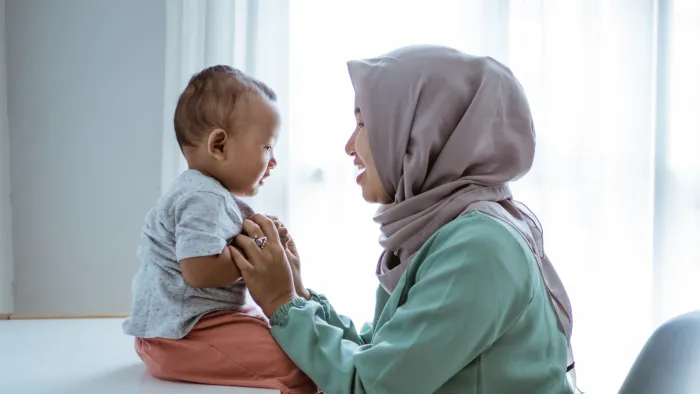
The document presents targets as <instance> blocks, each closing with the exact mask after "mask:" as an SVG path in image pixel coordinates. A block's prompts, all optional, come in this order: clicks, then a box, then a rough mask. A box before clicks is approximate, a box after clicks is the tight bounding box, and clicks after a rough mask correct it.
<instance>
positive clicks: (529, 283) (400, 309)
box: [270, 212, 572, 394]
mask: <svg viewBox="0 0 700 394" xmlns="http://www.w3.org/2000/svg"><path fill="white" fill-rule="evenodd" d="M270 321H271V324H272V330H271V331H272V335H273V336H274V338H275V339H276V340H277V342H278V343H279V344H280V346H281V347H282V349H284V351H285V352H286V353H287V355H289V357H290V358H291V359H292V360H293V361H294V362H295V363H296V364H297V365H298V366H299V367H300V368H301V369H302V370H303V371H304V372H306V374H307V375H308V376H309V377H310V378H311V379H312V380H313V381H314V382H316V384H317V385H318V386H319V388H320V389H321V390H323V391H324V392H325V393H327V394H351V393H370V394H383V393H390V394H429V393H439V394H452V393H454V394H457V393H459V394H472V393H474V394H477V393H478V394H519V393H522V394H535V393H536V394H565V393H566V394H570V393H571V392H572V390H571V388H570V387H569V384H568V381H567V379H566V363H567V358H566V357H567V350H566V349H567V344H566V338H565V336H564V334H563V333H562V332H561V331H560V330H559V329H558V326H557V320H556V315H555V312H554V309H553V307H552V305H551V302H550V300H549V297H548V296H547V289H546V287H545V286H544V282H543V279H542V277H541V274H540V271H539V269H538V267H537V261H536V259H535V256H534V255H533V254H532V252H531V251H530V249H529V248H528V246H527V244H526V243H525V240H524V239H523V238H522V237H521V236H520V235H519V234H518V233H517V232H516V231H515V230H514V229H513V228H512V227H510V226H509V225H508V224H505V223H503V222H501V221H500V220H498V219H494V218H492V217H490V216H487V215H485V214H483V213H480V212H472V213H469V214H467V215H464V216H462V217H460V218H457V219H455V220H453V221H452V222H450V223H449V224H447V225H445V226H444V227H443V228H442V229H440V230H439V231H438V232H437V233H435V234H434V235H433V236H432V237H431V238H430V239H429V240H428V241H427V242H426V243H425V245H423V247H422V248H421V249H420V250H419V251H418V253H417V254H416V255H415V257H414V259H413V261H412V262H411V264H410V265H409V267H408V269H407V270H406V272H405V273H404V275H403V277H402V278H401V281H400V282H399V284H398V287H397V288H396V290H395V291H394V292H393V293H392V294H391V295H389V294H388V293H387V292H386V291H385V290H384V289H383V288H382V287H381V286H380V287H379V288H378V289H377V302H376V309H375V317H374V321H373V323H372V324H371V325H365V327H364V328H363V329H362V331H361V332H359V333H358V332H357V331H356V330H355V327H354V326H353V323H352V322H351V321H350V319H348V318H347V317H344V316H341V315H339V314H338V313H336V312H335V310H334V309H333V307H332V306H331V305H330V303H329V302H328V300H327V299H326V298H325V297H323V296H320V295H317V294H315V293H314V294H313V297H312V300H311V301H306V300H305V299H303V298H297V299H295V300H293V301H292V302H290V303H288V304H286V305H284V306H282V307H281V308H280V309H279V310H277V311H276V312H275V313H274V314H273V315H272V317H271V319H270Z"/></svg>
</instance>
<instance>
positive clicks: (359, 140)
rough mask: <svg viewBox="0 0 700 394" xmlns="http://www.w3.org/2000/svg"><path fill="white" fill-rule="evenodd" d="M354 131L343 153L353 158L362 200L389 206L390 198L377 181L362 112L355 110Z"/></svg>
mask: <svg viewBox="0 0 700 394" xmlns="http://www.w3.org/2000/svg"><path fill="white" fill-rule="evenodd" d="M355 121H356V123H357V125H356V126H355V131H353V133H352V135H351V136H350V139H349V140H348V142H347V143H346V144H345V153H347V154H348V155H350V156H352V157H354V158H355V166H356V167H357V169H358V172H359V175H358V176H357V179H356V181H357V184H358V185H360V187H361V188H362V198H364V199H365V201H367V202H370V203H380V204H389V203H391V202H392V200H391V198H389V196H387V194H386V192H385V191H384V187H383V186H382V183H381V181H380V180H379V174H378V173H377V167H376V166H375V165H374V158H373V157H372V152H371V150H370V147H369V139H368V138H367V131H366V130H365V123H364V121H363V119H362V112H360V109H359V108H355Z"/></svg>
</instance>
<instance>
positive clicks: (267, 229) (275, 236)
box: [251, 215, 280, 243]
mask: <svg viewBox="0 0 700 394" xmlns="http://www.w3.org/2000/svg"><path fill="white" fill-rule="evenodd" d="M251 220H252V221H253V222H255V223H256V224H257V225H258V226H259V227H260V228H261V229H262V231H263V233H264V234H265V236H266V237H267V240H268V242H276V243H279V242H280V236H279V233H278V232H277V228H276V227H275V223H274V222H273V221H272V220H270V218H268V217H267V216H264V215H254V216H253V217H251Z"/></svg>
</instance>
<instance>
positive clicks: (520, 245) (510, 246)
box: [429, 211, 530, 254]
mask: <svg viewBox="0 0 700 394" xmlns="http://www.w3.org/2000/svg"><path fill="white" fill-rule="evenodd" d="M431 241H432V242H429V243H431V244H432V245H431V246H432V247H436V246H449V247H455V246H462V247H469V248H470V249H471V251H472V252H475V249H476V251H478V250H483V251H489V252H493V251H499V252H501V253H516V254H522V253H523V252H529V251H530V249H529V247H528V245H527V242H526V241H525V239H524V238H523V237H522V236H521V235H520V234H519V233H518V232H517V230H516V229H514V228H513V227H512V226H511V225H509V224H507V223H505V222H503V221H502V220H500V219H498V218H494V217H492V216H490V215H488V214H485V213H483V212H479V211H472V212H469V213H467V214H465V215H462V216H460V217H458V218H456V219H454V220H453V221H451V222H450V223H448V224H446V225H445V226H443V227H442V228H441V229H440V230H438V231H437V232H436V233H435V234H434V235H433V237H432V239H431ZM458 249H461V248H458Z"/></svg>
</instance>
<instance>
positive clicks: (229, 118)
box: [175, 66, 279, 197]
mask: <svg viewBox="0 0 700 394" xmlns="http://www.w3.org/2000/svg"><path fill="white" fill-rule="evenodd" d="M275 100H276V95H275V92H274V91H272V89H270V88H269V87H268V86H267V85H265V84H264V83H262V82H260V81H258V80H256V79H254V78H251V77H250V76H248V75H246V74H245V73H243V72H241V71H239V70H236V69H235V68H233V67H229V66H213V67H209V68H206V69H204V70H202V71H201V72H199V73H197V74H195V75H194V76H193V77H192V78H191V79H190V81H189V83H188V84H187V88H185V91H184V92H182V94H181V95H180V99H179V100H178V102H177V108H176V109H175V135H176V137H177V142H178V143H179V144H180V149H181V150H182V153H183V154H184V155H185V158H186V159H187V164H188V165H189V168H191V169H195V170H199V171H201V172H202V173H204V174H206V175H209V176H211V177H213V178H215V179H216V180H218V181H219V182H220V183H221V184H222V185H223V186H224V187H225V188H227V189H228V190H229V191H230V192H231V193H233V194H235V195H237V196H242V197H245V196H253V195H255V194H256V193H257V191H258V189H259V188H260V186H261V185H262V184H263V182H264V180H265V178H267V177H268V176H269V175H270V170H272V169H273V168H275V166H276V165H277V161H276V160H275V156H274V154H273V151H272V148H273V146H274V144H275V142H276V141H277V133H278V125H279V115H278V113H277V108H276V106H275V103H274V102H275Z"/></svg>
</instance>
